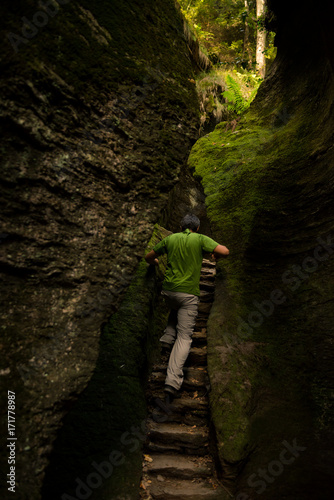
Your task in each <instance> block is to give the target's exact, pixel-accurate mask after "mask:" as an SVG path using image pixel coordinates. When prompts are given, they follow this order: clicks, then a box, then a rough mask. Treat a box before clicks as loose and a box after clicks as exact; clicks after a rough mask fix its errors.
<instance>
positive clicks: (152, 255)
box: [145, 250, 159, 266]
mask: <svg viewBox="0 0 334 500" xmlns="http://www.w3.org/2000/svg"><path fill="white" fill-rule="evenodd" d="M158 257H159V254H157V253H156V252H155V251H154V250H151V251H150V252H148V254H147V255H145V260H146V262H147V263H148V264H153V265H154V266H157V265H158V264H159V259H158Z"/></svg>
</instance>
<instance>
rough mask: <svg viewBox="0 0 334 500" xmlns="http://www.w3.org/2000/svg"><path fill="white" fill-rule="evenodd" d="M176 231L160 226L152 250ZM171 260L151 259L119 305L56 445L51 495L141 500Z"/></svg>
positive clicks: (47, 492) (48, 486)
mask: <svg viewBox="0 0 334 500" xmlns="http://www.w3.org/2000/svg"><path fill="white" fill-rule="evenodd" d="M168 234H170V232H169V231H167V230H165V229H163V228H162V227H160V226H156V228H155V230H154V232H153V235H152V238H151V240H150V243H149V245H148V247H147V252H148V251H150V250H151V249H152V247H153V246H154V245H156V244H157V243H158V242H159V241H160V240H161V239H162V238H164V237H166V236H167V235H168ZM165 265H166V261H165V259H160V262H159V268H155V267H154V266H148V264H147V263H146V262H145V261H144V259H143V260H142V261H141V263H140V264H139V267H138V269H137V272H136V274H135V275H134V276H133V279H132V282H131V284H130V286H129V288H128V290H127V292H126V294H125V297H124V299H123V301H122V304H121V306H120V308H119V310H118V311H117V313H116V314H114V315H113V316H112V317H111V318H110V320H109V321H108V322H106V323H105V325H104V326H103V329H102V335H101V339H100V354H99V357H98V359H97V363H96V367H95V370H94V374H93V377H92V378H91V380H90V382H89V384H88V386H87V388H86V389H85V391H84V392H83V393H82V394H81V396H80V399H79V401H78V402H77V403H76V405H75V406H74V407H73V409H71V410H70V411H69V413H68V414H67V416H66V418H65V419H64V422H63V426H62V429H61V431H60V432H59V433H58V437H57V440H56V442H55V444H54V450H53V453H52V455H51V462H50V465H49V468H48V469H47V471H46V478H45V482H44V487H43V496H42V497H43V498H45V499H48V500H49V499H50V500H53V499H54V500H56V499H59V498H63V497H62V495H65V496H66V495H69V497H70V496H72V497H74V498H77V497H78V498H80V494H83V492H84V491H86V492H87V491H90V498H96V499H100V500H103V499H106V500H107V499H109V498H114V499H119V500H122V499H124V498H127V499H132V498H133V499H137V498H138V494H139V485H140V478H141V473H142V466H141V464H142V448H143V443H144V441H145V439H146V417H147V415H146V401H145V381H146V379H147V377H148V373H149V371H150V368H151V365H152V363H153V360H154V358H155V357H156V356H157V355H159V351H160V347H159V345H158V344H159V337H160V336H161V332H162V331H163V328H164V322H165V321H166V318H167V309H166V307H165V305H164V303H163V301H162V300H161V299H160V290H161V278H162V276H163V274H164V270H165ZM94 475H95V476H96V477H97V478H96V477H95V478H94ZM66 498H67V497H66ZM64 500H66V499H65V497H64Z"/></svg>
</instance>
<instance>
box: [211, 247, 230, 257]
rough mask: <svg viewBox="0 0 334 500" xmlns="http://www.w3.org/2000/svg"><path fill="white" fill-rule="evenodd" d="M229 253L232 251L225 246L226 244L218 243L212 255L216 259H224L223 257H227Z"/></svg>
mask: <svg viewBox="0 0 334 500" xmlns="http://www.w3.org/2000/svg"><path fill="white" fill-rule="evenodd" d="M229 253H230V251H229V249H228V248H227V247H224V245H217V246H216V248H215V249H214V251H213V253H212V257H213V258H214V259H215V260H218V259H222V258H223V257H227V256H228V254H229Z"/></svg>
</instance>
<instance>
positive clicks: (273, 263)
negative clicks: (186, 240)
mask: <svg viewBox="0 0 334 500" xmlns="http://www.w3.org/2000/svg"><path fill="white" fill-rule="evenodd" d="M270 7H271V8H272V10H273V12H274V14H275V18H273V19H272V21H271V22H272V23H275V26H276V29H277V45H278V54H277V59H276V61H275V63H274V66H273V67H272V69H271V71H270V74H269V75H268V78H267V79H266V80H265V81H264V83H263V84H262V86H261V87H260V90H259V93H258V95H257V98H256V100H255V102H254V104H253V105H252V106H251V109H250V111H249V112H248V113H247V115H246V116H245V117H244V118H243V119H242V120H241V121H240V123H239V124H238V126H237V128H236V130H235V131H233V132H232V131H231V130H230V131H226V130H227V127H226V123H225V124H224V123H222V124H220V125H219V126H218V127H217V128H216V129H215V131H214V132H213V133H211V134H209V135H207V136H205V137H203V138H202V139H200V140H199V141H198V142H197V143H196V145H195V147H194V148H193V150H192V153H191V156H190V165H191V166H192V167H193V168H195V169H196V173H197V175H198V176H199V177H201V178H202V182H203V185H204V187H205V193H206V195H207V204H208V215H209V218H210V219H211V222H212V224H213V232H214V237H215V239H216V240H217V241H220V242H221V243H223V244H226V245H227V246H228V247H229V248H230V256H229V258H228V259H227V260H226V263H223V264H220V269H221V270H220V273H218V279H217V289H216V299H215V303H214V305H213V309H212V313H211V317H210V320H209V325H208V367H209V374H210V377H211V383H212V392H211V406H212V413H213V419H214V424H215V428H216V432H217V438H218V447H219V457H220V461H221V464H222V477H223V478H224V480H225V485H226V486H227V487H228V488H230V489H231V491H232V492H233V493H234V494H235V498H237V499H238V500H246V499H250V498H252V499H253V498H257V497H258V495H260V494H262V497H263V498H266V499H269V498H270V500H275V499H277V500H278V499H282V498H287V499H291V500H292V499H298V500H302V499H303V500H304V499H313V498H317V497H320V498H323V499H329V498H331V497H332V484H333V470H334V468H333V455H332V451H331V450H332V449H333V444H334V439H333V421H334V420H333V417H334V415H333V375H334V374H333V361H334V350H333V333H334V327H333V325H334V322H333V312H334V307H333V305H334V304H333V303H334V286H333V279H332V277H331V276H332V274H333V271H334V257H333V253H334V251H333V242H334V240H333V231H334V227H333V220H334V217H333V215H334V212H333V203H332V200H333V186H334V157H333V130H334V123H333V104H334V80H333V53H334V52H333V50H334V40H333V24H332V20H333V14H334V12H333V5H332V3H330V2H322V3H321V6H319V10H316V11H314V9H313V8H311V4H310V2H307V5H303V9H302V11H300V10H299V9H298V10H297V9H295V8H294V7H293V6H292V5H291V3H288V2H285V1H284V2H281V1H277V2H276V1H275V0H273V1H272V2H270Z"/></svg>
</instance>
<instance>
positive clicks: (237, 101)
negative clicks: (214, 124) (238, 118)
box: [223, 73, 261, 115]
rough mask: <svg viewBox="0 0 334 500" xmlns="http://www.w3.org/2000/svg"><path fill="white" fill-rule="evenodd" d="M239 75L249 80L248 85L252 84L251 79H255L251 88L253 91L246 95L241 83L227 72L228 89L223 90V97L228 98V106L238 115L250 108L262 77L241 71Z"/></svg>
mask: <svg viewBox="0 0 334 500" xmlns="http://www.w3.org/2000/svg"><path fill="white" fill-rule="evenodd" d="M237 75H239V76H241V79H243V80H244V81H246V82H248V83H246V86H247V87H249V86H250V84H251V81H252V80H253V88H252V89H251V92H250V93H248V95H245V93H243V92H242V87H241V84H240V83H238V82H237V81H236V80H235V79H234V78H233V77H232V76H231V75H230V74H227V75H226V86H227V90H225V92H223V97H225V99H226V100H227V103H228V104H227V108H228V109H229V110H231V111H233V112H234V113H236V114H237V115H241V114H242V113H244V112H245V111H246V110H247V109H248V108H249V106H250V104H251V102H252V101H253V99H254V97H255V95H256V92H257V89H258V88H259V85H260V82H261V79H260V78H257V77H256V75H254V74H246V75H242V74H241V73H237ZM243 77H244V78H243Z"/></svg>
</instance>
